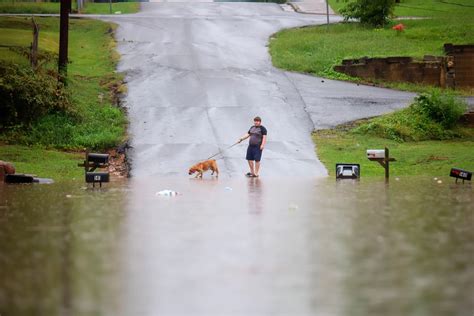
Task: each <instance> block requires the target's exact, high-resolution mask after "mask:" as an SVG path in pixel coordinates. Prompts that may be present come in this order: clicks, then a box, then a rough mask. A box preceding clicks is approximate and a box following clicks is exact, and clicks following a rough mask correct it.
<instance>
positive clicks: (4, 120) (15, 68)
mask: <svg viewBox="0 0 474 316" xmlns="http://www.w3.org/2000/svg"><path fill="white" fill-rule="evenodd" d="M52 112H72V111H71V106H70V103H69V100H68V97H67V94H66V91H65V89H64V88H63V87H62V86H58V82H57V80H56V77H55V76H53V75H51V74H48V73H46V72H45V71H43V70H37V71H33V70H32V69H31V68H30V67H26V66H20V65H16V64H13V63H7V62H4V61H0V127H7V126H12V125H17V124H26V125H30V124H31V123H33V122H34V121H35V120H37V119H38V118H40V117H42V116H44V115H45V114H47V113H52Z"/></svg>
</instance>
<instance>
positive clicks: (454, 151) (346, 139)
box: [313, 128, 474, 177]
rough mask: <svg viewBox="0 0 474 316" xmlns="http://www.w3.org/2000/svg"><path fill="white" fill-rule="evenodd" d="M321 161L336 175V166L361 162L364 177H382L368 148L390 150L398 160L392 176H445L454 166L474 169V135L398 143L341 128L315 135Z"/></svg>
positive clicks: (314, 138)
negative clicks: (371, 159)
mask: <svg viewBox="0 0 474 316" xmlns="http://www.w3.org/2000/svg"><path fill="white" fill-rule="evenodd" d="M313 140H314V142H315V143H316V144H317V154H318V157H319V159H320V160H321V161H322V162H323V163H324V165H325V166H326V168H327V169H328V170H329V173H330V175H331V176H334V173H335V172H334V171H335V170H334V169H335V166H336V163H359V164H360V165H361V176H363V177H383V176H384V170H383V168H382V167H381V166H380V165H379V164H378V163H376V162H372V161H369V160H367V158H366V150H367V149H383V148H384V147H388V148H389V149H390V156H392V157H394V158H395V159H397V161H396V162H394V163H391V164H390V173H391V176H393V177H396V176H446V175H449V171H450V169H451V168H452V167H459V168H463V169H467V170H474V159H472V156H473V150H472V148H474V136H471V137H469V138H466V139H463V140H444V141H422V142H403V143H400V142H397V141H393V140H388V139H385V138H380V137H377V136H371V135H360V134H354V133H351V132H350V131H348V130H346V129H343V128H338V129H333V130H320V131H315V132H314V133H313Z"/></svg>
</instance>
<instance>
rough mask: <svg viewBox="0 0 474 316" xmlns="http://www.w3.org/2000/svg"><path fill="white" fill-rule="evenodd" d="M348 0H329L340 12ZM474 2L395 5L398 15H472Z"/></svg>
mask: <svg viewBox="0 0 474 316" xmlns="http://www.w3.org/2000/svg"><path fill="white" fill-rule="evenodd" d="M346 3H347V2H346V0H329V4H330V5H331V8H332V9H333V10H334V11H336V12H338V11H339V10H340V9H341V8H342V7H344V6H345V4H346ZM473 9H474V2H473V1H472V0H455V1H440V0H402V1H401V3H399V4H398V5H397V6H396V7H395V12H394V14H395V15H396V16H418V17H438V18H444V17H446V16H450V15H455V16H459V15H466V16H469V15H472V10H473Z"/></svg>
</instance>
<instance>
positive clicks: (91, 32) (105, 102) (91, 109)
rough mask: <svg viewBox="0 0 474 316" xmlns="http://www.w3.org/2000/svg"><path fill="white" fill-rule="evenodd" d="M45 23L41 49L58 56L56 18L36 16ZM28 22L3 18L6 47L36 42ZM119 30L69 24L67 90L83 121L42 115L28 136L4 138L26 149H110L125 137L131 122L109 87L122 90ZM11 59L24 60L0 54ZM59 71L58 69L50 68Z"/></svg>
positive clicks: (89, 22)
mask: <svg viewBox="0 0 474 316" xmlns="http://www.w3.org/2000/svg"><path fill="white" fill-rule="evenodd" d="M36 21H37V22H38V24H39V25H40V44H39V47H40V50H44V51H48V52H51V53H56V54H57V47H58V45H59V44H58V22H59V20H58V19H57V18H36ZM30 28H31V26H30V19H29V18H18V17H2V18H0V31H1V33H0V34H1V35H0V40H1V42H2V43H5V44H6V45H16V46H23V47H26V46H28V44H29V41H30V40H31V30H30ZM113 31H114V26H113V25H112V24H109V23H104V22H101V21H96V20H86V19H72V20H71V21H70V42H69V43H70V44H69V52H70V64H69V65H68V75H69V80H68V91H69V93H70V95H71V100H72V103H73V105H74V109H75V111H76V112H77V113H78V118H72V117H67V116H62V115H57V114H54V115H53V114H51V115H48V116H45V117H42V118H40V119H39V120H38V122H36V123H35V124H34V125H33V126H32V127H31V128H30V129H29V130H28V131H27V132H25V131H24V128H19V129H16V130H13V131H10V132H8V133H6V134H4V135H3V136H0V138H2V139H3V140H4V141H5V140H10V141H11V140H12V139H13V140H14V141H15V142H16V143H22V144H26V145H43V146H47V147H54V148H60V149H68V150H70V149H73V150H77V149H83V148H85V147H87V148H91V149H104V148H110V147H113V146H115V145H117V144H118V143H120V142H121V141H122V139H123V137H124V133H125V124H126V119H125V115H124V114H123V113H122V111H121V110H120V109H119V108H117V107H116V106H113V104H112V101H113V100H112V95H111V90H110V88H111V87H112V88H114V89H116V90H121V89H122V90H123V87H122V86H121V85H120V82H121V76H120V75H119V74H116V73H115V66H116V62H117V60H118V56H117V55H116V53H115V52H114V48H115V42H114V40H113V37H112V34H113ZM0 52H2V54H0V56H1V57H2V58H3V59H6V60H12V61H15V60H21V62H23V63H25V64H26V63H27V60H26V58H23V59H22V58H21V57H22V56H19V55H18V54H17V53H15V52H13V51H11V50H9V49H5V48H4V49H3V50H0ZM49 66H50V67H53V68H55V65H54V64H53V65H49Z"/></svg>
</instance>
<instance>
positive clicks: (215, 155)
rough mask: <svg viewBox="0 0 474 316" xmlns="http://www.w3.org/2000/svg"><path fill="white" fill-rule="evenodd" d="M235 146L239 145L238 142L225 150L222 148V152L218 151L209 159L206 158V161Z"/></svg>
mask: <svg viewBox="0 0 474 316" xmlns="http://www.w3.org/2000/svg"><path fill="white" fill-rule="evenodd" d="M237 144H240V141H238V142H237V143H235V144H233V145H230V146H229V147H227V148H224V149H223V150H220V151H219V152H218V153H216V154H214V155H212V156H211V157H209V158H207V159H206V160H209V159H211V158H214V157H215V156H217V155H219V154H222V152H223V151H226V150H229V149H231V148H232V147H234V146H235V145H237Z"/></svg>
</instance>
